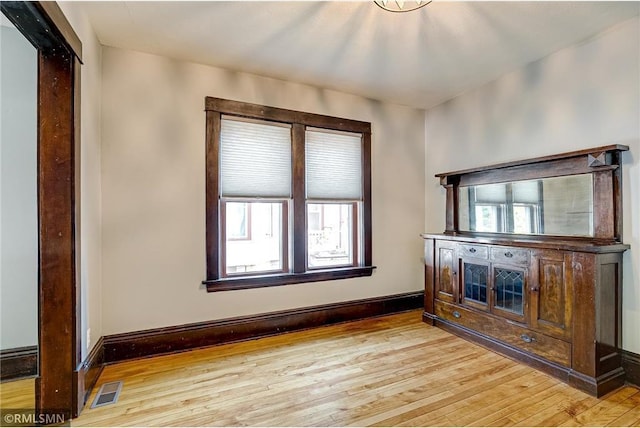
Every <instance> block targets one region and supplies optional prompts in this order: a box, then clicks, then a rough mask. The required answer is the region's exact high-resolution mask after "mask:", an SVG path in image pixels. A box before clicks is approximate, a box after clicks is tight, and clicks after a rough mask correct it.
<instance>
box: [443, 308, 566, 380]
mask: <svg viewBox="0 0 640 428" xmlns="http://www.w3.org/2000/svg"><path fill="white" fill-rule="evenodd" d="M435 312H436V316H438V317H440V318H443V319H445V320H448V321H451V322H454V323H456V324H460V325H462V326H464V327H467V328H470V329H472V330H475V331H477V332H479V333H482V334H485V335H487V336H490V337H493V338H495V339H498V340H500V341H502V342H504V343H507V344H509V345H511V346H514V347H517V348H520V349H522V350H524V351H527V352H530V353H532V354H536V355H539V356H541V357H542V358H545V359H547V360H549V361H553V362H556V363H559V364H561V365H563V366H565V367H570V365H571V345H570V344H569V343H567V342H564V341H562V340H558V339H555V338H552V337H549V336H546V335H544V334H541V333H538V332H534V331H532V330H529V329H527V328H525V327H521V326H518V325H515V324H513V323H510V322H507V321H506V320H504V319H500V318H496V317H494V316H491V315H488V314H483V313H479V312H475V311H472V310H469V309H466V308H463V307H460V306H456V305H452V304H449V303H445V302H440V301H436V308H435Z"/></svg>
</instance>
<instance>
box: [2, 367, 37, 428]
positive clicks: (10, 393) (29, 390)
mask: <svg viewBox="0 0 640 428" xmlns="http://www.w3.org/2000/svg"><path fill="white" fill-rule="evenodd" d="M35 394H36V390H35V381H34V379H33V378H30V379H21V380H13V381H8V382H2V383H0V409H33V408H34V406H35V405H36V398H35V397H36V395H35ZM0 424H1V423H0Z"/></svg>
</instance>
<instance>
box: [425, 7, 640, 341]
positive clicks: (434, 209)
mask: <svg viewBox="0 0 640 428" xmlns="http://www.w3.org/2000/svg"><path fill="white" fill-rule="evenodd" d="M639 27H640V20H639V18H637V17H636V18H634V19H631V20H629V21H626V22H624V23H621V24H619V25H617V26H615V27H613V28H612V29H610V30H609V31H607V32H605V33H602V34H601V35H599V36H598V37H595V38H593V39H590V40H588V41H586V42H584V43H582V44H578V45H574V46H572V47H569V48H566V49H563V50H561V51H559V52H557V53H555V54H553V55H551V56H549V57H546V58H544V59H542V60H540V61H537V62H534V63H531V64H529V65H528V66H526V67H524V68H522V69H520V70H517V71H515V72H512V73H509V74H507V75H505V76H503V77H501V78H499V79H498V80H496V81H494V82H491V83H489V84H487V85H484V86H482V87H480V88H477V89H475V90H472V91H469V92H467V93H465V94H463V95H461V96H459V97H457V98H455V99H453V100H451V101H449V102H446V103H444V104H441V105H440V106H437V107H435V108H433V109H430V110H428V111H427V113H426V116H425V117H426V177H425V180H426V201H427V204H428V206H427V210H426V221H425V224H426V229H427V230H428V231H430V232H442V231H443V230H444V206H445V195H444V191H443V189H441V188H440V186H439V185H438V180H437V179H435V178H434V174H436V173H439V172H446V171H453V170H458V169H463V168H468V167H476V166H482V165H490V164H494V163H498V162H503V161H510V160H517V159H525V158H529V157H535V156H542V155H547V154H554V153H562V152H567V151H572V150H578V149H584V148H589V147H596V146H602V145H607V144H626V145H628V146H629V147H630V149H631V150H630V151H629V152H626V153H625V154H624V156H623V198H624V209H623V215H624V237H623V239H624V242H625V243H627V244H630V245H631V250H630V251H627V252H626V253H625V254H624V273H623V275H624V282H623V289H624V291H623V314H622V316H623V347H624V348H625V349H627V350H629V351H632V352H635V353H640V334H638V327H637V326H638V325H640V215H638V213H639V212H640V77H639V76H640V30H639Z"/></svg>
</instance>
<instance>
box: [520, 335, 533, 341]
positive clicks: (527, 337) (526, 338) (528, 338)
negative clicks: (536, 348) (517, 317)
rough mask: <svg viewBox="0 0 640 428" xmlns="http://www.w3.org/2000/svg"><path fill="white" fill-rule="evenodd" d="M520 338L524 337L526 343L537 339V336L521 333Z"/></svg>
mask: <svg viewBox="0 0 640 428" xmlns="http://www.w3.org/2000/svg"><path fill="white" fill-rule="evenodd" d="M520 339H522V341H523V342H525V343H531V342H535V341H536V339H535V337H533V336H529V335H528V334H522V335H520Z"/></svg>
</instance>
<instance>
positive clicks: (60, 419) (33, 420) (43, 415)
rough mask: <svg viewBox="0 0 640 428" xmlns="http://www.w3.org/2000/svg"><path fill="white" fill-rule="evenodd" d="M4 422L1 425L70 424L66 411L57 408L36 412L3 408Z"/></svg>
mask: <svg viewBox="0 0 640 428" xmlns="http://www.w3.org/2000/svg"><path fill="white" fill-rule="evenodd" d="M0 412H1V413H2V419H1V420H2V422H1V423H0V425H2V426H5V427H24V426H36V425H56V426H62V425H65V421H66V422H67V424H66V426H70V424H69V423H68V422H69V421H68V418H65V412H62V411H57V410H54V411H52V410H43V411H41V412H36V411H35V410H33V409H2V410H0Z"/></svg>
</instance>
